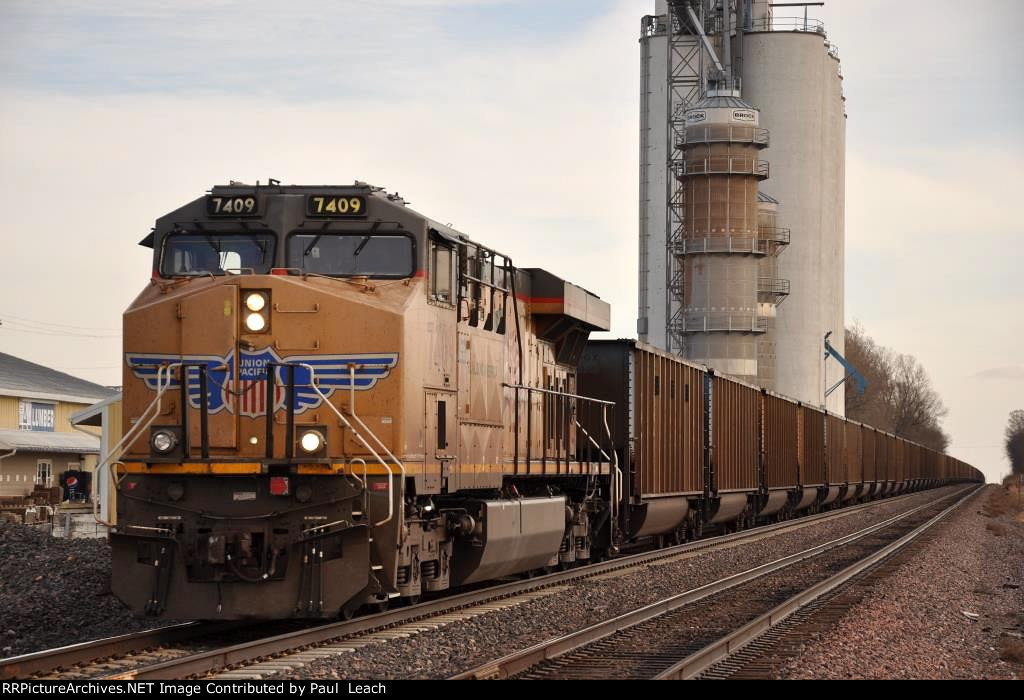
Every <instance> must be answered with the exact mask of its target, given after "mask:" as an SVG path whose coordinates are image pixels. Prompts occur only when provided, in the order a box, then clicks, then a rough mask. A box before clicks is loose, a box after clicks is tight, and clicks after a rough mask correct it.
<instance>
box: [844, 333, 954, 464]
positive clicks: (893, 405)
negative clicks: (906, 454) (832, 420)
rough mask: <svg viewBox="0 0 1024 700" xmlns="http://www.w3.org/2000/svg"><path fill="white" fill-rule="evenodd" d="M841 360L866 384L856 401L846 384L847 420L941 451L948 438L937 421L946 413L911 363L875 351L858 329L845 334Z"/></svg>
mask: <svg viewBox="0 0 1024 700" xmlns="http://www.w3.org/2000/svg"><path fill="white" fill-rule="evenodd" d="M846 357H847V359H848V360H850V362H851V363H853V366H854V367H856V368H857V369H858V371H860V372H861V374H863V375H864V377H865V378H866V379H867V381H868V389H867V391H866V392H865V393H864V394H863V395H858V394H857V392H856V391H855V390H854V387H853V381H852V380H848V386H847V390H846V415H847V416H848V417H849V418H852V419H853V420H856V421H859V422H862V423H866V424H868V425H872V426H874V427H876V428H880V429H881V430H885V431H886V432H890V433H893V434H895V435H899V436H900V437H904V438H906V439H908V440H913V441H914V442H918V443H920V444H922V445H925V446H927V447H930V448H932V449H935V450H938V451H940V452H944V451H945V450H946V448H947V447H948V446H949V436H948V435H947V434H946V433H945V432H944V431H943V430H942V419H943V418H944V417H945V416H946V414H947V413H948V411H947V409H946V407H945V406H944V405H943V403H942V399H941V398H940V397H939V394H938V392H936V391H935V389H934V388H933V387H932V384H931V380H930V379H929V377H928V373H927V372H926V371H925V369H924V367H922V366H921V364H920V363H919V362H918V361H917V360H916V359H915V358H914V357H912V356H910V355H898V354H896V353H894V352H893V351H892V350H890V349H888V348H885V347H882V346H880V345H878V344H877V343H875V341H874V340H873V339H871V337H870V336H868V335H867V333H866V332H865V331H864V329H863V327H861V326H860V325H859V324H857V325H855V326H854V327H853V328H849V329H847V331H846Z"/></svg>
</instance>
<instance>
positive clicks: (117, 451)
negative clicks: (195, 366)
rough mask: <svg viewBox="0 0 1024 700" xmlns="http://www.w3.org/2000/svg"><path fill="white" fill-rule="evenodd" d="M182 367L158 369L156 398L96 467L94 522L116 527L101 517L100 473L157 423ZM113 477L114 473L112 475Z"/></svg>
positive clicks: (183, 407) (179, 364)
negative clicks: (175, 373) (176, 371)
mask: <svg viewBox="0 0 1024 700" xmlns="http://www.w3.org/2000/svg"><path fill="white" fill-rule="evenodd" d="M181 365H182V363H181V362H172V363H170V364H166V365H164V364H161V365H160V366H159V367H158V368H157V371H156V396H155V397H154V398H153V400H152V401H151V402H150V404H149V405H148V406H146V408H145V409H143V411H142V413H140V414H139V418H138V421H137V422H136V423H135V425H133V426H132V427H131V428H130V429H129V430H128V432H127V433H125V434H124V435H122V436H121V439H120V440H118V442H117V444H116V445H114V446H113V447H112V448H110V451H109V452H107V456H106V458H104V459H103V461H101V462H100V463H99V464H97V465H96V468H95V469H94V472H95V473H96V478H95V479H93V487H92V491H93V493H92V496H93V500H92V517H93V520H95V521H96V522H97V523H99V524H100V525H104V526H106V527H116V525H115V524H114V522H112V521H111V522H107V521H106V520H103V519H102V518H101V517H100V516H99V499H98V498H97V493H96V489H97V488H99V476H100V473H101V472H102V470H103V467H106V466H109V465H110V464H112V463H117V462H118V461H119V460H115V459H114V456H115V455H116V456H117V457H120V456H121V453H122V452H123V451H124V448H125V446H126V445H131V444H132V443H134V442H135V441H136V440H137V439H138V438H139V435H140V434H141V433H142V431H143V430H145V429H146V428H148V427H149V426H150V425H152V424H153V421H155V420H156V419H157V417H159V415H160V406H161V402H162V400H163V395H164V392H166V391H167V390H168V389H169V388H170V387H171V370H172V369H174V368H175V367H181ZM164 370H166V371H167V384H166V385H164V384H163V377H164ZM154 406H156V410H155V411H154V412H153V415H152V417H150V418H147V419H146V420H145V421H143V416H145V415H146V414H147V413H149V410H150V409H151V408H153V407H154ZM181 410H182V411H187V410H188V406H182V407H181ZM182 438H183V439H184V440H188V439H189V436H188V435H184V436H182ZM111 476H113V473H111ZM113 486H114V490H115V491H116V490H117V486H118V482H114V484H113Z"/></svg>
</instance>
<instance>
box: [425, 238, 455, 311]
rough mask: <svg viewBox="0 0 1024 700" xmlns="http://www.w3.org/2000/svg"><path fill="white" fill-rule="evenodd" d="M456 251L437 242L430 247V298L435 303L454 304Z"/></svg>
mask: <svg viewBox="0 0 1024 700" xmlns="http://www.w3.org/2000/svg"><path fill="white" fill-rule="evenodd" d="M454 258H455V251H454V250H452V248H451V247H450V246H447V245H445V244H443V243H438V242H435V243H433V244H432V245H431V246H430V296H431V298H432V299H434V300H435V301H441V302H444V303H446V304H454V303H455V297H454V286H455V284H454V281H455V265H454V262H455V261H454Z"/></svg>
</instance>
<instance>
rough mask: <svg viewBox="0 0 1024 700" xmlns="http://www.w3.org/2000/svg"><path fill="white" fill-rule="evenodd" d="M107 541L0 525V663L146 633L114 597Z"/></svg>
mask: <svg viewBox="0 0 1024 700" xmlns="http://www.w3.org/2000/svg"><path fill="white" fill-rule="evenodd" d="M109 589H110V546H109V545H108V544H107V541H106V540H105V539H102V540H97V539H74V540H66V539H58V538H54V537H50V536H49V535H48V534H44V533H42V532H40V531H38V530H35V529H34V528H31V527H26V526H24V525H15V524H12V523H9V522H6V521H0V657H6V656H15V655H18V654H27V653H29V652H33V651H39V650H41V649H48V648H51V647H56V646H63V645H65V644H73V643H75V642H82V641H86V640H89V639H98V638H101V637H109V636H111V635H115V634H123V633H126V632H134V631H137V630H140V629H145V628H146V627H147V626H149V627H151V626H152V625H146V624H145V623H143V622H142V621H139V620H135V619H133V618H132V617H131V615H130V614H129V613H128V611H127V610H126V609H125V608H124V607H123V606H122V605H121V603H120V602H118V600H117V599H116V598H114V596H113V595H111V593H110V590H109Z"/></svg>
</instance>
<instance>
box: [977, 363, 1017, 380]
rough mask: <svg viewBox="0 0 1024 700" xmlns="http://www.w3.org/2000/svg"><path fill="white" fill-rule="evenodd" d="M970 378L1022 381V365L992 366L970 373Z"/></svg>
mask: <svg viewBox="0 0 1024 700" xmlns="http://www.w3.org/2000/svg"><path fill="white" fill-rule="evenodd" d="M972 378H973V379H988V380H994V381H1011V382H1024V367H1021V366H1020V365H1011V366H1009V367H993V368H991V369H986V370H983V371H981V372H978V373H977V374H974V375H972Z"/></svg>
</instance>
